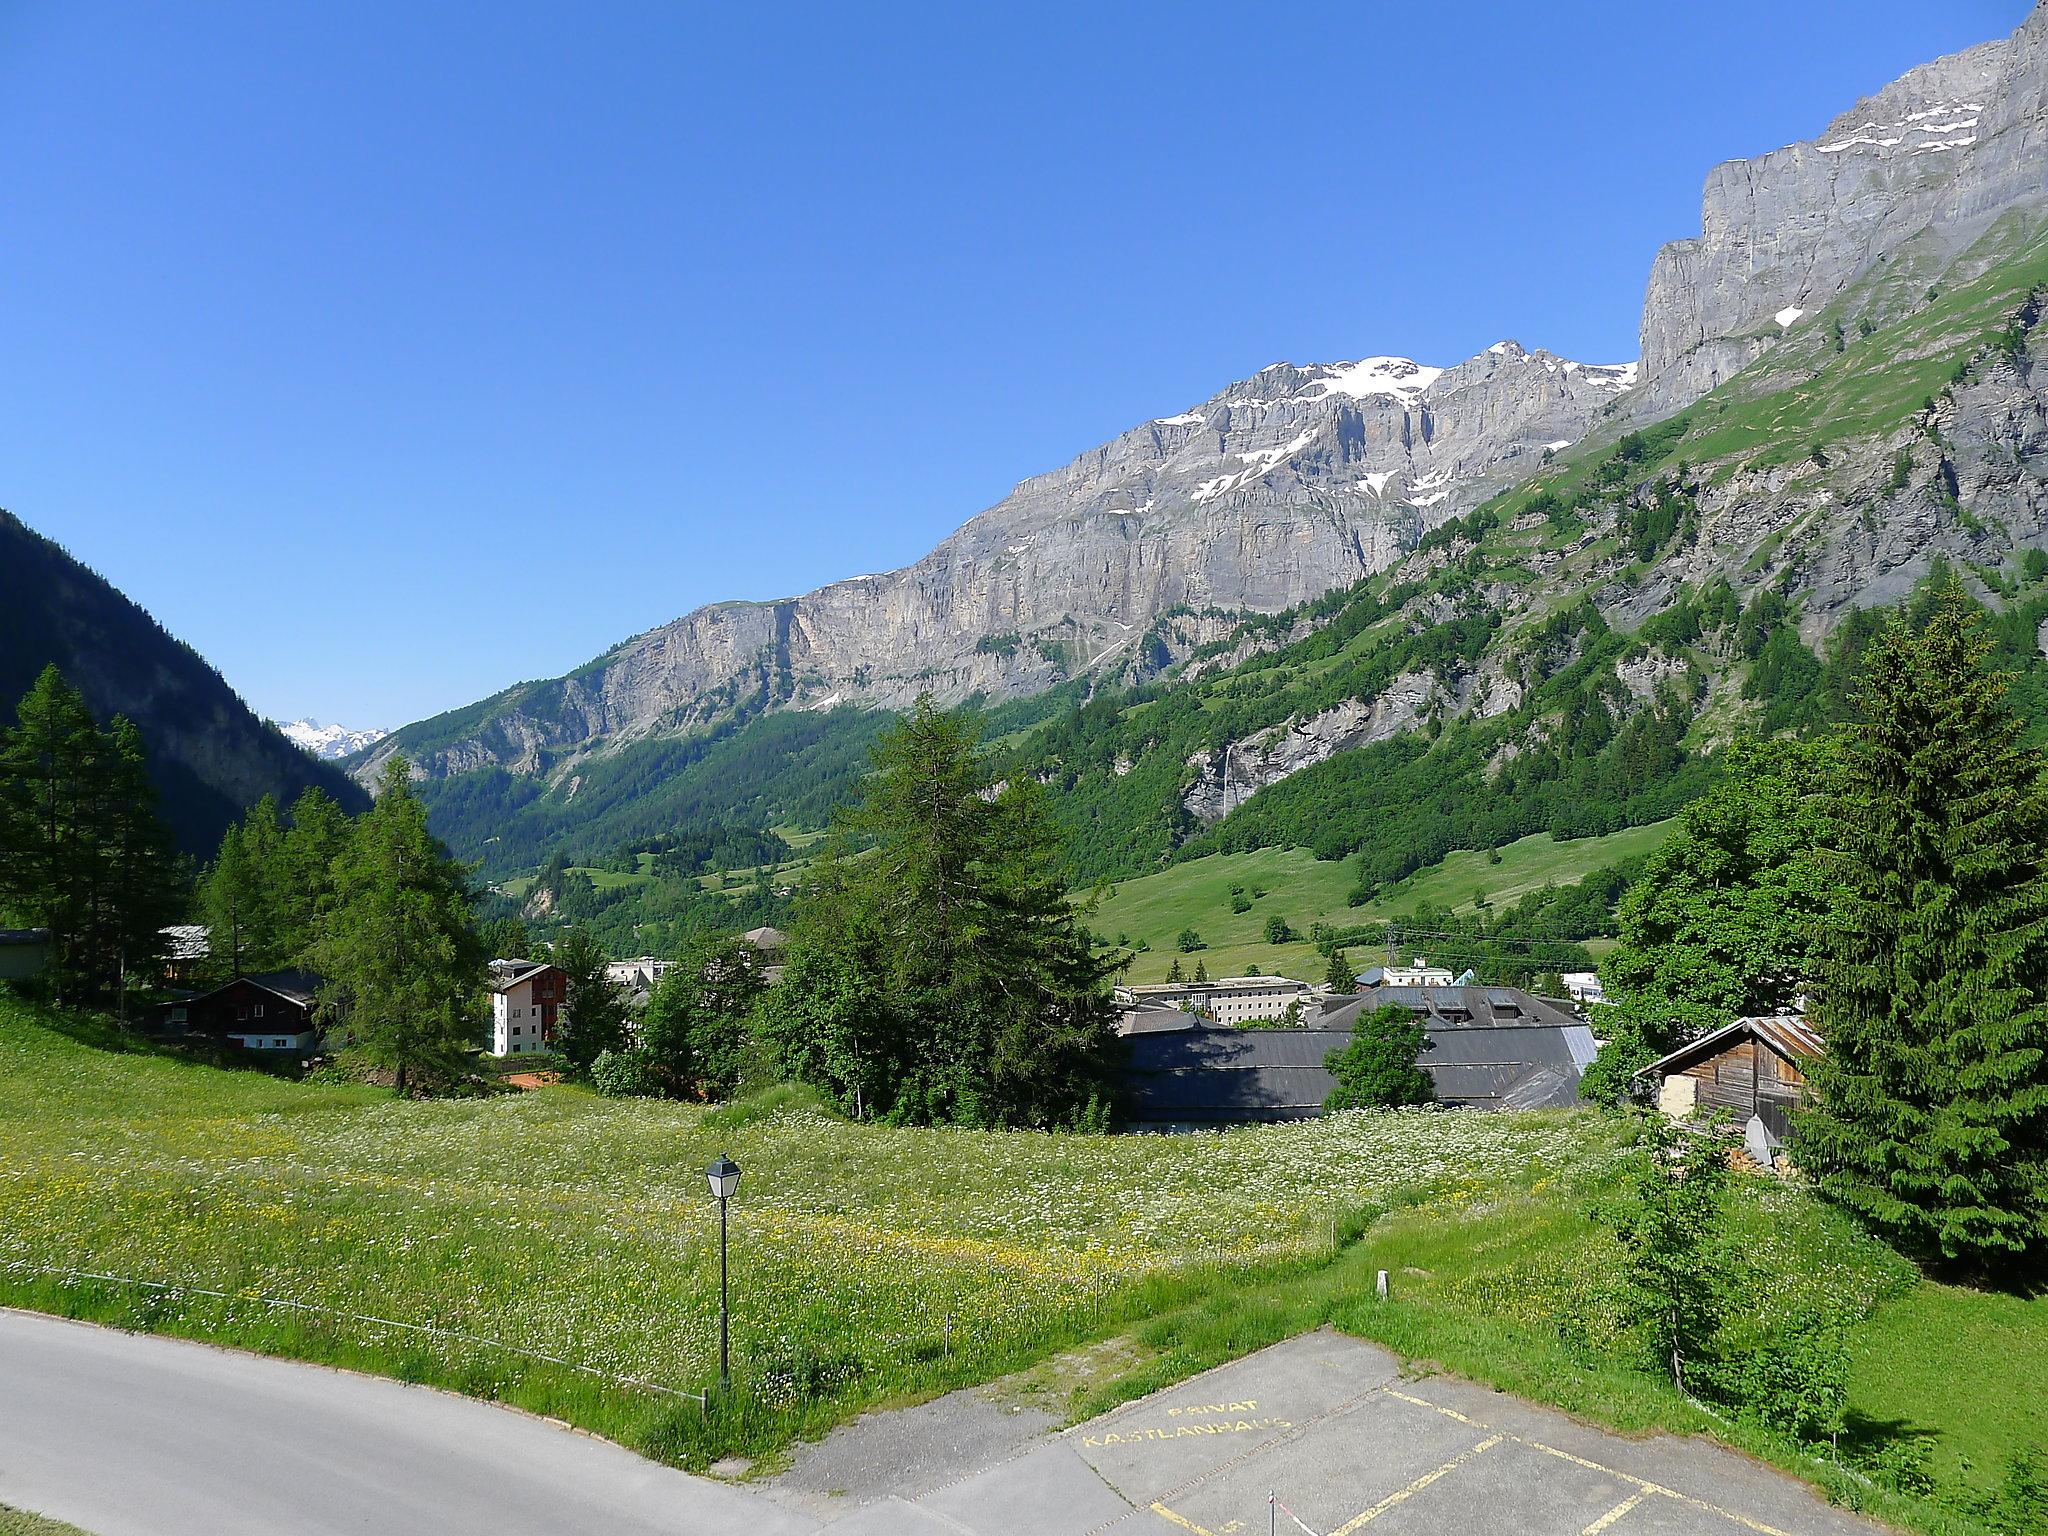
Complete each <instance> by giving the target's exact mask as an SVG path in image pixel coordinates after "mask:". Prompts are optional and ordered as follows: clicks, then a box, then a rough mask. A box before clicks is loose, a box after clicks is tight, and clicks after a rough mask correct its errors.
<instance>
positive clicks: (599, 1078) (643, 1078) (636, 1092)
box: [590, 1050, 658, 1099]
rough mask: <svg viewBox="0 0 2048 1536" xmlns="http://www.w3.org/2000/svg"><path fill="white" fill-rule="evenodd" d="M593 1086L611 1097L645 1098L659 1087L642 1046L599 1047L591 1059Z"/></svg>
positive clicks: (607, 1096)
mask: <svg viewBox="0 0 2048 1536" xmlns="http://www.w3.org/2000/svg"><path fill="white" fill-rule="evenodd" d="M590 1086H591V1087H593V1088H595V1089H596V1090H597V1091H598V1092H599V1093H601V1094H603V1095H604V1096H605V1097H606V1098H608V1099H633V1098H646V1097H649V1096H651V1095H653V1094H654V1093H656V1092H657V1091H658V1090H657V1089H656V1087H655V1082H654V1075H653V1073H652V1072H650V1071H649V1070H648V1065H647V1056H646V1053H645V1052H643V1051H639V1050H624V1051H599V1052H598V1053H597V1057H596V1059H595V1060H593V1061H592V1062H591V1063H590Z"/></svg>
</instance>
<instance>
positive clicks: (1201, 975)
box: [1195, 960, 1209, 981]
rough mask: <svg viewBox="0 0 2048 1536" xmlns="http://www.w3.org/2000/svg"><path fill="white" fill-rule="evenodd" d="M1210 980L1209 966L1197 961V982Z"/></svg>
mask: <svg viewBox="0 0 2048 1536" xmlns="http://www.w3.org/2000/svg"><path fill="white" fill-rule="evenodd" d="M1208 979H1209V967H1208V966H1207V965H1206V964H1205V963H1203V962H1202V961H1200V960H1197V961H1196V962H1195V980H1196V981H1207V980H1208Z"/></svg>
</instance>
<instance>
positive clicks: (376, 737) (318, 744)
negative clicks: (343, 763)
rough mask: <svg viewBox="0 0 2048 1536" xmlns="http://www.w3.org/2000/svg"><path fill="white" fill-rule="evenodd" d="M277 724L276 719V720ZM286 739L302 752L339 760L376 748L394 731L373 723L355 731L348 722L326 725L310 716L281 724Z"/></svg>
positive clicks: (333, 760) (325, 758)
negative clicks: (383, 728)
mask: <svg viewBox="0 0 2048 1536" xmlns="http://www.w3.org/2000/svg"><path fill="white" fill-rule="evenodd" d="M273 723H274V722H273ZM277 728H278V729H279V730H280V731H282V732H284V734H285V738H286V739H287V740H288V741H290V742H291V743H292V744H293V745H294V746H296V747H298V748H299V749H300V750H301V751H305V752H310V753H312V754H313V756H315V757H317V758H319V759H320V760H321V761H322V762H338V761H339V760H340V759H342V758H344V757H348V756H350V755H351V754H353V753H356V752H360V751H362V750H363V749H364V748H365V747H373V746H375V745H376V744H377V743H378V742H380V741H382V740H383V739H384V738H385V737H386V736H389V735H390V734H391V733H390V732H389V731H386V730H382V729H379V728H377V727H375V726H372V727H371V728H370V729H368V730H361V731H352V730H350V729H349V728H348V727H347V726H345V725H322V724H321V723H320V722H319V721H318V720H315V719H313V718H311V717H310V716H308V717H307V718H306V719H304V720H293V721H290V722H288V723H287V724H284V725H280V726H278V727H277Z"/></svg>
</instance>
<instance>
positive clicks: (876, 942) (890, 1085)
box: [765, 699, 1115, 1125]
mask: <svg viewBox="0 0 2048 1536" xmlns="http://www.w3.org/2000/svg"><path fill="white" fill-rule="evenodd" d="M840 832H841V836H840V839H839V846H838V847H836V848H835V849H834V851H833V852H832V853H831V854H830V855H828V856H827V857H826V858H825V859H824V860H823V861H822V863H821V866H820V868H819V871H818V881H817V886H816V889H815V891H814V892H813V894H812V895H811V896H810V897H809V898H808V899H807V900H806V902H805V903H804V905H803V907H802V909H801V910H800V912H799V915H798V919H797V937H796V944H795V946H794V950H793V953H792V956H791V971H790V975H791V977H794V976H798V975H809V974H812V972H813V971H814V970H815V971H816V972H817V974H818V975H819V978H820V979H821V980H824V979H826V978H827V977H828V976H829V977H830V978H831V979H833V980H834V983H835V984H834V985H833V986H832V988H831V989H830V993H829V995H830V996H831V997H832V998H834V999H837V1000H838V1001H839V1002H840V1003H842V1004H843V1005H844V1006H845V1007H846V1008H847V1009H849V1010H850V1011H851V1013H852V1015H853V1017H851V1018H850V1019H849V1020H848V1021H845V1022H844V1023H843V1024H842V1022H841V1021H835V1020H827V1019H822V1018H820V1017H818V1006H817V999H815V998H809V999H807V998H804V997H801V996H799V995H797V992H796V990H795V989H793V988H792V987H791V986H790V985H789V978H785V982H784V985H783V986H781V987H779V988H777V989H776V991H775V992H774V993H773V994H772V996H771V998H770V999H769V1003H768V1008H767V1013H766V1017H765V1025H766V1028H767V1030H768V1033H769V1035H770V1036H771V1039H772V1041H773V1043H774V1044H775V1046H776V1047H777V1049H778V1051H779V1052H780V1054H781V1056H782V1059H783V1061H784V1063H785V1064H786V1065H787V1066H788V1068H789V1069H790V1070H792V1071H794V1072H796V1073H798V1074H799V1075H806V1076H809V1075H811V1074H819V1076H813V1077H811V1080H813V1081H818V1082H819V1085H820V1086H822V1087H825V1088H826V1089H827V1091H829V1092H832V1093H833V1094H834V1095H835V1096H837V1097H839V1098H840V1100H841V1102H843V1103H847V1104H848V1107H852V1102H851V1101H852V1099H853V1097H854V1095H855V1094H856V1093H858V1094H859V1095H860V1097H861V1102H862V1107H863V1109H866V1110H869V1111H870V1112H879V1113H884V1114H889V1115H893V1116H895V1117H896V1118H899V1119H904V1120H917V1121H925V1120H956V1121H961V1122H965V1123H974V1124H1020V1125H1054V1124H1061V1123H1067V1122H1069V1121H1071V1120H1072V1119H1073V1118H1074V1117H1075V1116H1076V1115H1078V1114H1079V1113H1080V1112H1081V1110H1082V1109H1083V1107H1084V1106H1086V1105H1087V1104H1088V1102H1089V1101H1090V1100H1091V1098H1094V1099H1099V1098H1100V1097H1101V1096H1102V1095H1103V1094H1104V1092H1105V1089H1106V1084H1107V1079H1108V1075H1109V1057H1110V1052H1111V1050H1112V1048H1113V1037H1112V1035H1111V1034H1110V1029H1109V1024H1110V1019H1111V1016H1112V1009H1111V1006H1110V1001H1109V989H1108V978H1109V976H1110V974H1111V971H1112V970H1113V968H1114V964H1115V962H1114V960H1113V959H1109V958H1102V957H1098V956H1097V955H1096V954H1095V953H1094V951H1093V949H1092V947H1091V946H1090V944H1089V941H1088V936H1087V934H1086V932H1085V931H1084V930H1083V929H1082V927H1081V925H1080V921H1079V917H1078V915H1077V914H1076V912H1075V910H1074V908H1073V906H1072V905H1071V904H1070V903H1069V902H1068V901H1067V899H1066V893H1065V889H1064V881H1063V880H1062V879H1061V878H1060V874H1061V867H1060V866H1061V861H1060V858H1059V844H1058V835H1057V832H1056V831H1055V829H1054V827H1053V824H1052V819H1051V816H1050V813H1049V811H1048V809H1047V807H1046V804H1045V799H1044V793H1043V791H1042V790H1041V789H1040V788H1039V786H1038V785H1037V784H1036V783H1035V782H1032V781H1029V780H1023V781H1018V782H1014V783H1011V784H1009V785H1007V786H1005V787H1004V788H1003V789H1002V790H1001V791H1000V792H999V793H998V792H996V791H995V790H994V788H993V787H992V786H991V784H990V782H989V773H988V768H987V765H986V763H985V762H984V761H983V759H982V757H981V755H980V753H979V751H978V743H977V741H976V739H975V733H974V730H973V727H972V726H971V725H970V724H969V723H968V721H967V720H966V719H965V718H964V717H963V716H960V715H957V714H949V713H947V712H944V711H941V710H939V709H936V708H935V707H933V705H932V703H931V701H930V700H929V699H921V700H919V702H918V705H917V707H916V708H915V709H913V710H912V711H911V713H910V714H909V715H908V716H906V717H905V718H904V720H903V721H902V722H901V723H900V724H899V725H898V726H897V727H896V728H894V729H893V730H891V731H890V732H888V733H887V734H886V735H885V736H884V737H883V738H882V740H881V741H880V742H879V743H878V744H877V746H876V748H875V772H874V773H873V774H872V775H871V776H870V777H869V779H868V780H867V782H866V783H865V785H864V786H863V793H862V800H861V803H860V805H859V806H858V807H857V808H856V809H855V810H854V812H853V813H852V814H851V815H850V816H849V817H848V818H847V819H846V821H845V822H844V824H843V825H842V827H841V829H840ZM856 850H858V856H857V857H855V856H853V855H854V853H855V852H856ZM828 957H829V958H828ZM814 1037H816V1038H814ZM855 1041H858V1042H859V1045H858V1047H857V1048H856V1047H855V1046H854V1045H853V1042H855ZM825 1042H832V1043H830V1044H827V1043H825ZM821 1078H822V1080H821ZM871 1088H872V1089H873V1093H872V1095H871V1093H870V1089H871ZM878 1100H879V1102H878Z"/></svg>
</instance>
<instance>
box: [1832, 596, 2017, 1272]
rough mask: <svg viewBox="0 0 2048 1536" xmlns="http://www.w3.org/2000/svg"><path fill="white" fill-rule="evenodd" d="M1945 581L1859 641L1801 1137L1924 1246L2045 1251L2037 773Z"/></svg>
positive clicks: (1853, 1189) (1848, 1199) (1944, 1250)
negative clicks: (1921, 604)
mask: <svg viewBox="0 0 2048 1536" xmlns="http://www.w3.org/2000/svg"><path fill="white" fill-rule="evenodd" d="M1989 650H1990V641H1989V640H1988V638H1987V637H1986V635H1985V633H1984V629H1983V626H1982V624H1981V623H1980V621H1979V619H1978V617H1977V614H1976V610H1975V608H1974V605H1972V604H1971V603H1970V602H1969V600H1968V599H1967V598H1966V597H1965V596H1964V595H1963V594H1962V592H1961V591H1960V589H1958V588H1956V587H1955V586H1953V585H1951V586H1950V587H1948V588H1947V589H1946V590H1944V591H1943V592H1942V593H1941V594H1940V596H1939V597H1938V599H1937V600H1936V601H1935V602H1934V603H1933V604H1932V611H1931V613H1930V614H1929V616H1928V618H1927V622H1926V626H1925V629H1924V631H1923V632H1921V633H1919V634H1917V635H1916V634H1915V633H1913V631H1912V630H1911V629H1910V628H1909V627H1908V626H1907V625H1906V624H1905V623H1903V622H1901V621H1894V622H1893V623H1892V624H1891V625H1890V627H1889V628H1888V629H1887V630H1886V631H1885V632H1884V634H1883V635H1882V637H1881V638H1880V639H1879V641H1878V642H1877V644H1876V645H1875V646H1873V647H1872V649H1871V651H1870V652H1869V654H1868V656H1867V658H1866V671H1865V676H1864V682H1863V687H1862V691H1861V696H1860V700H1859V702H1860V707H1861V719H1860V720H1859V721H1858V722H1857V723H1856V724H1855V725H1853V726H1852V727H1851V729H1850V730H1849V732H1848V740H1847V747H1846V762H1845V778H1846V786H1845V788H1844V791H1843V793H1842V794H1841V796H1840V797H1839V799H1838V802H1837V811H1836V817H1835V822H1836V825H1835V829H1834V841H1835V844H1836V850H1835V853H1834V857H1833V858H1832V859H1831V860H1830V864H1831V868H1830V873H1831V874H1832V875H1833V877H1834V889H1835V904H1834V912H1833V914H1832V916H1831V918H1830V919H1829V920H1828V921H1827V922H1826V923H1825V924H1824V926H1823V928H1822V930H1821V940H1820V948H1821V966H1820V978H1819V985H1818V987H1817V988H1816V1003H1817V1007H1816V1010H1815V1014H1816V1020H1817V1022H1818V1024H1819V1027H1820V1030H1821V1033H1822V1034H1823V1036H1824V1037H1825V1039H1826V1041H1827V1055H1826V1057H1825V1059H1824V1060H1823V1061H1821V1062H1820V1063H1818V1064H1817V1065H1816V1068H1815V1071H1814V1085H1815V1089H1816V1093H1817V1103H1816V1104H1815V1106H1814V1107H1812V1108H1811V1109H1810V1110H1809V1111H1807V1112H1806V1113H1804V1114H1803V1115H1802V1116H1801V1117H1800V1119H1799V1121H1798V1122H1797V1125H1796V1136H1797V1140H1796V1148H1795V1150H1796V1152H1797V1154H1798V1156H1799V1158H1800V1159H1801V1160H1802V1161H1803V1162H1804V1163H1805V1164H1806V1165H1807V1166H1808V1167H1809V1168H1811V1169H1812V1170H1813V1171H1814V1172H1815V1173H1816V1174H1817V1175H1818V1176H1819V1179H1820V1182H1821V1185H1822V1187H1823V1188H1824V1189H1825V1190H1826V1191H1828V1192H1829V1193H1830V1194H1831V1195H1833V1196H1834V1197H1835V1198H1836V1199H1837V1200H1839V1201H1840V1202H1841V1203H1843V1204H1844V1205H1846V1206H1848V1207H1849V1208H1850V1209H1852V1210H1854V1211H1856V1212H1858V1213H1860V1214H1861V1215H1862V1216H1864V1217H1865V1218H1866V1219H1867V1220H1869V1221H1871V1222H1873V1223H1874V1224H1875V1225H1877V1226H1878V1227H1880V1228H1882V1229H1884V1230H1885V1231H1887V1232H1888V1233H1890V1234H1892V1235H1893V1236H1894V1237H1895V1238H1896V1239H1898V1240H1900V1241H1902V1242H1904V1243H1907V1244H1909V1245H1911V1246H1913V1247H1916V1248H1918V1249H1920V1250H1921V1251H1924V1252H1928V1253H1932V1254H1939V1255H1941V1256H1943V1257H1945V1258H1947V1259H1950V1260H1956V1261H1962V1262H1966V1263H1970V1264H1973V1265H1997V1264H2000V1263H2010V1262H2014V1261H2017V1260H2020V1259H2022V1258H2023V1257H2026V1256H2029V1255H2038V1254H2039V1253H2040V1252H2042V1250H2043V1249H2044V1247H2048V789H2044V784H2043V761H2042V758H2041V755H2040V754H2039V753H2038V752H2036V751H2034V750H2032V749H2031V748H2029V747H2027V746H2026V745H2025V744H2024V742H2023V740H2022V726H2021V723H2020V721H2019V720H2018V719H2017V718H2016V716H2015V715H2014V714H2013V712H2012V710H2011V709H2010V708H2009V707H2008V706H2007V704H2006V700H2005V689H2006V680H2005V679H2004V678H2003V677H2001V676H1998V675H1995V674H1992V673H1990V672H1988V671H1987V670H1986V669H1985V665H1984V663H1985V659H1986V656H1987V653H1988V652H1989Z"/></svg>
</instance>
